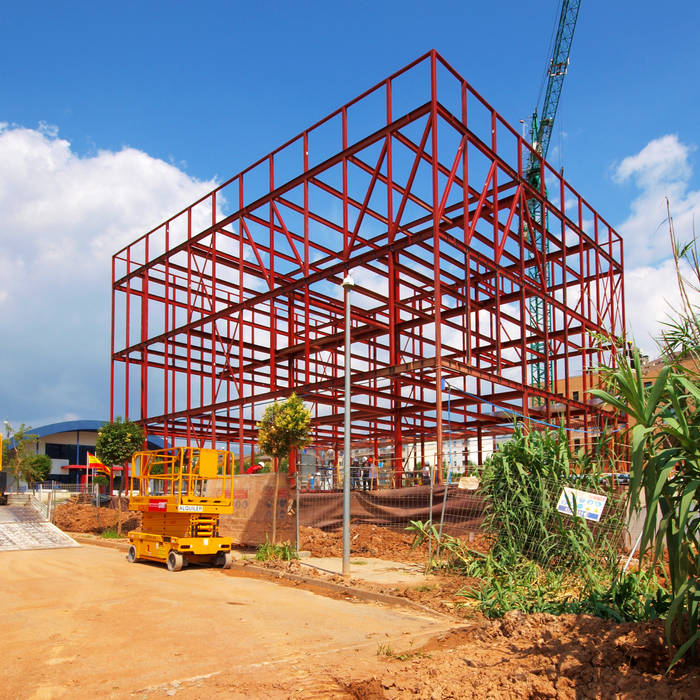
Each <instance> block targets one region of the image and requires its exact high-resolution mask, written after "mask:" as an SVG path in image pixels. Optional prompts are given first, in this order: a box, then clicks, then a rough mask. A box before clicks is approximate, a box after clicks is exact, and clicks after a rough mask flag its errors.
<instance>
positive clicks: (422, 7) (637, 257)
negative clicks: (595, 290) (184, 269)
mask: <svg viewBox="0 0 700 700" xmlns="http://www.w3.org/2000/svg"><path fill="white" fill-rule="evenodd" d="M487 5H489V4H487V3H475V2H471V3H470V2H444V3H432V4H431V3H425V2H413V1H411V0H404V1H403V2H353V3H329V2H303V1H302V2H294V3H291V2H266V3H235V2H211V3H208V4H201V5H200V6H199V7H195V5H194V4H193V3H184V2H169V3H165V2H146V3H143V2H138V3H137V2H120V3H109V4H108V3H90V4H89V3H85V2H80V3H77V2H62V3H53V2H36V3H32V4H30V5H28V4H20V3H12V4H8V5H7V6H6V7H5V8H4V9H3V13H2V15H3V16H2V18H1V19H0V61H1V64H2V65H3V67H4V71H3V79H2V81H0V123H2V124H3V125H4V126H3V127H2V130H0V160H1V161H2V162H0V243H1V244H2V247H3V249H4V256H3V258H4V259H3V260H0V318H2V319H3V327H4V328H5V333H4V336H5V338H4V342H3V357H2V358H1V360H0V418H7V419H10V420H12V421H13V422H19V421H26V422H30V423H33V424H34V425H39V424H41V423H42V422H49V421H51V420H58V419H62V418H66V417H68V418H70V417H74V416H78V417H101V416H104V415H106V413H107V407H106V389H107V380H106V376H105V373H106V367H107V356H106V352H107V346H106V342H107V339H106V338H105V335H106V332H107V327H106V326H105V325H104V324H105V322H106V321H105V319H106V318H107V315H106V314H107V312H108V304H109V282H108V280H107V281H106V282H105V280H104V275H103V271H104V270H105V269H107V270H108V267H106V266H108V262H109V257H110V255H111V253H112V252H114V250H116V249H117V248H118V247H120V246H121V245H122V244H123V243H125V242H127V241H129V240H131V239H133V238H135V237H136V235H138V234H139V233H141V232H143V231H145V230H146V229H148V228H150V227H151V226H153V225H155V224H156V223H158V222H159V221H160V220H161V219H163V218H165V216H167V215H168V214H170V213H173V212H175V211H176V210H179V209H180V208H181V207H182V206H184V205H185V204H187V203H188V202H189V201H191V200H193V199H194V198H195V197H196V196H198V195H199V194H201V193H203V192H205V191H207V190H208V189H210V188H211V186H212V185H213V184H214V182H216V181H221V180H223V179H225V178H227V177H229V176H230V175H232V174H233V173H235V172H238V171H239V170H241V169H242V168H244V167H245V166H246V165H248V164H249V163H250V162H252V161H254V160H256V159H257V158H258V157H260V156H262V155H264V154H265V153H267V152H269V151H270V150H271V149H273V148H275V147H276V146H278V145H279V144H280V143H282V142H283V141H285V140H287V138H289V137H291V136H293V135H295V134H296V133H298V132H299V131H301V130H302V129H303V128H304V127H305V126H308V125H309V124H311V123H313V122H314V121H316V120H317V119H318V118H320V117H322V116H324V115H325V114H327V113H328V112H330V111H331V110H332V109H334V108H336V107H337V106H339V105H341V104H342V103H344V102H346V101H347V100H349V99H351V98H352V97H354V96H355V95H357V94H358V93H360V92H362V91H363V90H364V89H366V88H367V87H369V86H370V85H373V84H374V83H376V82H377V81H379V80H380V79H382V78H383V77H385V76H386V75H388V74H389V73H391V72H393V71H395V70H396V69H398V68H400V67H401V66H403V65H405V64H406V63H408V62H410V61H411V60H412V59H414V58H416V57H417V56H418V55H420V54H422V53H424V52H425V51H427V50H429V49H430V48H436V49H437V50H438V51H439V52H440V53H441V54H442V55H443V56H444V57H445V58H446V59H447V60H448V61H449V62H450V63H451V64H452V65H453V66H454V67H455V68H456V69H457V70H458V71H459V72H460V73H461V74H462V75H463V76H464V77H465V78H466V79H467V80H468V81H469V82H470V83H471V84H472V86H473V87H474V88H476V89H477V90H478V91H479V92H481V94H482V95H483V96H484V97H485V98H486V99H487V100H488V101H489V102H490V103H491V104H492V105H493V106H494V107H495V108H496V109H497V110H498V111H499V112H500V113H501V114H502V115H503V116H504V117H505V118H506V119H508V120H509V121H510V122H511V123H512V124H514V125H518V122H519V120H520V119H528V118H529V115H530V113H531V111H532V109H533V107H534V106H535V103H536V101H537V98H538V94H539V89H540V84H541V80H542V74H543V71H544V67H545V60H546V58H547V49H548V47H549V42H550V37H551V33H552V28H553V24H554V21H555V16H556V13H557V12H558V3H556V2H554V1H551V2H543V1H535V2H532V3H528V4H523V3H519V2H517V3H516V2H501V3H491V4H490V6H487ZM698 26H700V4H699V3H696V2H674V3H667V4H665V5H664V6H663V8H662V9H660V6H659V4H658V3H657V2H651V1H646V2H632V1H631V0H623V1H621V2H601V1H600V0H584V2H583V3H582V8H581V12H580V15H579V22H578V27H577V30H576V35H575V37H574V42H573V48H572V53H571V66H570V69H569V74H568V76H567V79H566V82H565V85H564V92H563V97H562V102H561V108H560V112H559V115H558V124H557V127H556V129H555V134H554V136H553V138H552V146H551V149H553V150H550V155H551V156H552V157H551V158H550V160H552V162H553V163H554V164H555V165H557V166H559V167H564V171H565V175H566V177H567V179H568V180H569V181H570V182H571V183H572V184H573V186H574V187H575V188H576V189H577V190H578V191H580V192H581V193H582V194H583V195H584V196H585V197H586V198H587V199H588V200H589V201H590V202H591V203H592V204H593V206H594V207H595V208H596V209H597V210H598V211H599V212H600V213H601V214H602V215H603V216H604V217H605V218H606V219H607V220H608V221H609V222H610V223H612V224H613V225H614V226H616V227H617V228H618V230H620V231H622V232H623V234H624V235H625V240H626V245H627V255H628V257H627V262H628V285H627V289H628V306H629V308H630V319H631V321H632V323H633V325H635V324H636V327H635V328H633V330H634V332H635V335H636V336H637V337H638V340H639V342H640V344H642V346H643V347H644V348H645V349H647V350H650V351H652V352H653V345H652V344H651V342H650V341H649V339H648V336H649V333H650V332H653V330H654V322H656V320H658V317H660V316H662V315H663V308H664V294H663V290H664V289H665V288H667V287H668V283H669V280H671V281H672V277H671V276H670V268H669V265H668V261H667V260H664V258H666V257H667V255H666V254H665V252H664V250H665V248H664V243H665V236H666V233H665V229H664V228H663V226H662V227H661V228H659V225H660V224H661V222H662V221H663V207H662V204H663V198H664V196H667V195H668V196H670V197H671V200H672V202H671V203H672V207H673V208H674V214H675V215H676V220H677V225H678V228H679V231H680V232H681V233H683V229H684V228H685V230H686V232H689V230H690V222H691V219H692V215H693V212H698V205H699V204H700V195H699V194H698V190H700V176H699V172H700V164H699V163H698V152H697V150H696V148H697V145H698V136H697V123H698V121H697V119H698V118H697V115H698V113H699V111H700V110H699V108H700V89H699V88H698V80H697V76H698V74H700V52H698V51H697V47H696V34H697V27H698ZM144 173H145V174H144ZM115 200H116V201H117V202H118V203H119V206H116V204H115ZM85 251H88V253H85ZM84 253H85V257H84V258H83V260H84V262H87V263H88V265H87V266H84V267H82V268H80V267H79V268H76V261H80V258H81V255H83V254H84ZM37 258H38V259H37ZM650 289H657V290H661V291H659V293H658V294H657V295H656V296H655V297H654V298H653V299H642V298H641V297H640V295H641V294H642V292H644V293H649V290H650ZM8 331H9V332H8ZM47 358H50V359H47Z"/></svg>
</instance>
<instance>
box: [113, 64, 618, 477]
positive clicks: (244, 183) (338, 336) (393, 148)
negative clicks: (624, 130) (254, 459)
mask: <svg viewBox="0 0 700 700" xmlns="http://www.w3.org/2000/svg"><path fill="white" fill-rule="evenodd" d="M530 150H531V149H530V145H529V144H528V143H526V142H525V141H524V139H523V138H522V137H521V135H520V134H519V133H518V132H517V131H516V130H515V129H513V128H511V127H510V126H509V125H508V124H507V123H506V122H505V121H504V120H503V119H502V118H501V117H500V116H499V115H498V114H497V113H496V112H495V111H494V110H493V109H492V108H491V107H490V106H489V105H488V104H487V103H486V102H485V101H484V100H483V99H482V98H481V96H480V95H479V94H478V93H476V92H475V91H474V90H473V89H472V88H471V87H470V86H469V85H468V84H467V83H466V82H465V81H464V79H463V78H461V77H460V76H459V75H458V74H457V73H456V72H455V71H454V70H453V69H452V68H451V67H450V66H449V65H448V64H447V63H446V62H445V61H444V60H443V59H442V57H440V56H439V55H438V54H437V53H436V52H434V51H431V52H429V53H427V54H426V55H424V56H422V57H421V58H419V59H418V60H417V61H415V62H414V63H412V64H411V65H409V66H408V67H407V68H404V69H403V70H401V71H399V72H398V73H395V74H394V75H392V76H390V77H389V78H387V79H386V80H384V81H382V82H381V83H379V84H378V85H376V86H375V87H374V88H372V89H371V90H368V91H367V92H365V93H364V94H363V95H361V96H360V97H358V98H357V99H355V100H353V101H352V102H349V103H348V104H347V105H345V106H343V107H342V108H340V109H339V110H336V111H335V112H333V113H332V114H331V115H329V116H328V117H326V118H325V119H323V120H321V121H320V122H318V123H317V124H315V125H314V126H312V127H310V128H309V129H307V130H306V131H304V132H303V133H302V134H300V135H299V136H297V137H296V138H294V139H292V140H291V141H288V142H287V143H286V144H284V146H282V147H280V148H279V149H277V150H276V151H274V152H273V153H271V154H269V155H268V156H266V157H264V158H262V159H261V160H259V161H258V162H257V163H255V164H253V165H251V166H250V167H249V168H247V169H246V170H244V171H243V172H241V173H239V174H238V175H236V176H235V177H233V178H231V179H230V180H228V181H227V182H225V183H223V184H222V185H221V186H219V187H218V188H217V189H216V190H214V191H213V192H211V193H210V194H208V195H207V196H205V197H203V198H202V199H200V200H199V201H197V202H195V203H194V204H192V205H191V206H189V207H187V209H185V210H183V211H182V212H180V213H179V214H177V215H176V216H174V217H172V218H171V219H169V220H168V221H166V222H164V223H163V224H161V225H160V226H158V227H157V228H155V229H153V230H152V231H149V232H148V233H147V234H145V235H144V236H142V237H141V238H139V239H138V240H136V241H134V242H133V243H132V244H130V245H129V246H127V247H126V248H124V249H123V250H121V251H119V252H118V253H117V254H116V255H115V256H114V259H113V298H112V309H113V321H112V373H111V401H112V414H113V415H114V414H116V413H121V414H124V415H126V416H129V417H131V418H133V419H137V420H140V421H142V422H143V424H144V425H145V426H146V428H147V431H148V433H149V434H150V435H154V434H155V435H161V436H163V438H164V439H165V444H166V446H167V445H169V444H173V443H174V442H175V441H187V442H191V443H193V444H194V443H197V444H200V445H203V444H211V445H221V446H225V447H226V449H233V450H234V451H236V452H238V453H239V454H249V453H250V451H251V450H252V449H253V447H254V445H255V441H256V428H255V421H256V419H257V418H259V415H260V413H261V411H262V406H263V404H264V403H266V402H270V401H272V400H275V399H282V398H285V397H287V396H288V395H289V394H290V393H291V391H292V390H294V391H296V392H297V393H298V394H300V395H301V396H303V398H304V399H305V400H306V401H308V402H310V404H311V405H312V407H313V416H314V418H313V426H314V431H315V439H316V442H317V444H318V445H322V446H333V447H334V448H335V450H336V452H337V450H338V448H339V447H340V445H341V444H342V422H343V415H342V411H343V369H342V368H343V361H344V359H343V332H344V331H343V329H344V311H343V294H342V288H341V287H340V282H341V281H342V279H343V277H344V276H345V275H346V274H347V273H351V274H352V275H353V276H354V277H355V279H356V283H357V287H356V288H355V291H353V293H352V294H353V313H352V339H353V357H352V363H353V391H352V394H353V395H352V425H353V434H352V440H353V444H356V445H363V446H372V447H373V448H374V451H375V452H376V451H377V450H378V448H379V447H386V446H388V445H389V446H393V449H394V454H395V455H397V456H398V455H402V454H403V455H404V457H405V455H406V454H407V452H408V450H407V449H406V448H407V446H416V451H418V447H417V446H418V445H424V443H425V442H426V441H431V442H435V443H436V453H437V454H441V453H443V448H442V443H443V440H445V437H444V434H445V430H448V431H449V432H450V433H451V435H452V437H453V438H455V437H474V438H476V442H477V445H478V452H479V453H480V454H478V455H472V456H471V458H472V459H474V460H475V461H479V462H480V461H481V451H482V447H483V445H484V440H485V438H487V437H489V436H493V435H498V434H503V433H506V432H508V431H509V430H510V423H511V420H512V414H511V413H510V412H516V413H518V414H522V415H525V416H531V417H535V418H537V419H538V420H542V421H546V422H549V423H552V422H555V423H556V422H558V421H560V420H562V419H563V420H564V421H565V422H566V424H567V425H568V426H569V427H571V428H576V429H578V430H581V431H585V434H586V435H587V436H588V438H589V439H591V437H592V436H593V435H595V434H596V433H597V432H598V431H599V430H600V429H601V428H602V421H603V419H604V417H605V415H607V414H604V413H603V412H602V411H601V409H600V407H599V406H596V405H592V404H590V403H583V402H579V401H573V400H570V399H568V398H566V396H568V395H569V393H570V392H569V381H570V377H572V376H575V375H583V376H584V380H583V381H584V387H583V388H584V390H585V388H587V387H588V386H589V385H590V380H589V379H588V376H589V373H590V372H591V371H594V370H595V368H596V367H597V365H598V364H600V363H602V362H605V363H612V362H613V361H614V360H613V358H612V356H611V354H610V352H609V351H608V350H605V349H604V348H602V347H601V345H600V343H599V342H598V341H597V340H596V337H597V336H603V337H612V336H616V335H622V334H623V333H624V304H623V264H622V260H623V255H622V241H621V239H620V236H619V235H618V234H617V233H615V231H613V230H612V228H611V227H610V226H609V225H608V224H607V223H606V222H605V221H603V219H602V218H601V217H600V216H599V215H598V214H597V213H596V212H595V211H594V210H593V209H592V208H591V207H590V206H589V205H588V203H587V202H586V201H585V200H583V199H582V198H581V197H580V196H579V194H578V193H577V192H576V191H575V190H573V188H572V187H571V186H570V185H569V184H568V183H567V182H565V181H564V179H563V178H562V177H561V176H560V175H559V174H558V173H557V172H555V171H554V170H553V169H552V168H551V167H550V166H549V164H547V163H546V162H542V164H541V169H542V174H543V177H542V182H543V183H544V184H543V188H542V190H541V191H534V190H533V189H532V187H531V186H530V185H529V184H528V182H527V180H526V177H525V172H524V170H525V169H526V165H524V164H527V160H528V155H529V153H530ZM545 185H546V193H547V194H545V189H544V186H545ZM531 197H536V198H537V199H539V200H540V202H541V203H542V211H543V212H544V218H543V221H540V222H535V221H531V220H530V215H529V213H528V208H527V200H528V199H529V198H531ZM543 227H544V229H545V230H544V232H543V233H544V235H543V236H542V239H543V241H546V244H544V243H543V245H542V247H541V249H539V250H537V249H535V247H534V244H533V242H532V240H533V239H532V237H531V236H530V235H529V233H528V232H532V231H534V230H536V229H539V230H542V228H543ZM533 266H537V267H538V268H539V269H540V274H539V275H538V276H536V277H537V279H539V280H541V281H546V280H550V284H549V286H547V283H546V282H537V281H536V280H535V279H533V277H535V276H533V275H528V274H527V273H528V270H529V269H530V268H532V267H533ZM547 267H549V270H550V274H549V275H547V274H545V269H546V268H547ZM535 295H536V296H539V297H541V298H542V299H543V301H544V307H545V311H546V316H547V319H548V320H547V323H546V325H545V327H544V328H538V327H536V325H535V320H534V319H532V318H531V316H530V313H529V310H528V309H529V308H530V307H529V304H528V300H529V299H530V298H531V297H533V296H535ZM538 340H539V341H543V342H544V348H545V350H544V352H538V351H536V350H535V349H534V348H533V344H534V343H535V342H536V341H538ZM532 363H543V364H544V366H545V367H547V368H548V369H547V378H546V385H545V386H543V387H533V386H529V385H528V383H527V382H528V377H529V371H528V368H529V366H530V365H531V364H532ZM550 367H551V368H552V371H551V372H550V370H549V368H550ZM552 373H553V374H552ZM443 379H444V380H445V381H447V382H449V385H450V387H451V396H450V399H451V400H450V415H449V416H448V415H447V411H446V408H447V406H446V400H444V399H443V391H442V390H441V386H442V380H443ZM559 392H561V393H559ZM562 394H563V395H562ZM535 397H539V398H540V399H541V405H538V406H537V407H536V408H535V407H534V406H535V402H534V401H533V399H534V398H535ZM414 454H415V452H414ZM396 468H397V470H400V468H401V466H400V460H397V462H396Z"/></svg>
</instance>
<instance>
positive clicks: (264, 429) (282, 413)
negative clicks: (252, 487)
mask: <svg viewBox="0 0 700 700" xmlns="http://www.w3.org/2000/svg"><path fill="white" fill-rule="evenodd" d="M257 428H258V445H260V449H261V450H262V451H263V452H265V453H266V454H268V455H270V456H271V457H275V459H277V460H284V459H287V460H288V459H289V455H290V453H291V451H292V450H295V449H300V448H301V449H303V448H304V447H308V446H309V445H310V444H311V437H310V435H309V433H310V432H311V413H310V412H309V411H308V409H307V408H305V406H304V402H303V401H302V400H301V399H300V398H299V397H298V396H297V395H296V394H295V393H292V395H291V396H290V397H289V398H288V399H287V400H286V401H283V402H281V403H277V402H276V401H275V403H273V404H271V405H270V406H268V407H267V408H266V409H265V413H264V414H263V417H262V419H261V421H260V422H259V423H258V425H257ZM278 490H279V469H278V470H277V477H276V479H275V495H274V502H273V509H272V542H273V544H274V543H275V542H276V538H277V493H278Z"/></svg>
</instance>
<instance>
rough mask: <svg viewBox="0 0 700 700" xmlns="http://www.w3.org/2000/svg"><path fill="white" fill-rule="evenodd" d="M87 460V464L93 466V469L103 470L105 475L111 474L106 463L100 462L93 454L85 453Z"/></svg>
mask: <svg viewBox="0 0 700 700" xmlns="http://www.w3.org/2000/svg"><path fill="white" fill-rule="evenodd" d="M87 460H88V466H90V467H93V469H96V470H97V471H98V472H104V473H105V474H106V475H107V476H110V475H111V474H112V470H111V469H110V468H109V467H108V466H107V465H106V464H102V462H100V460H99V459H97V457H95V455H91V454H90V453H89V452H88V453H87Z"/></svg>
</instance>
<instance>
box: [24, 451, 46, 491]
mask: <svg viewBox="0 0 700 700" xmlns="http://www.w3.org/2000/svg"><path fill="white" fill-rule="evenodd" d="M23 472H24V477H23V478H24V480H25V481H26V482H27V485H28V486H29V488H32V487H33V486H34V484H36V483H37V482H41V481H46V479H47V478H48V476H49V474H50V473H51V457H49V456H48V455H30V456H29V457H25V459H24V462H23Z"/></svg>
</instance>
